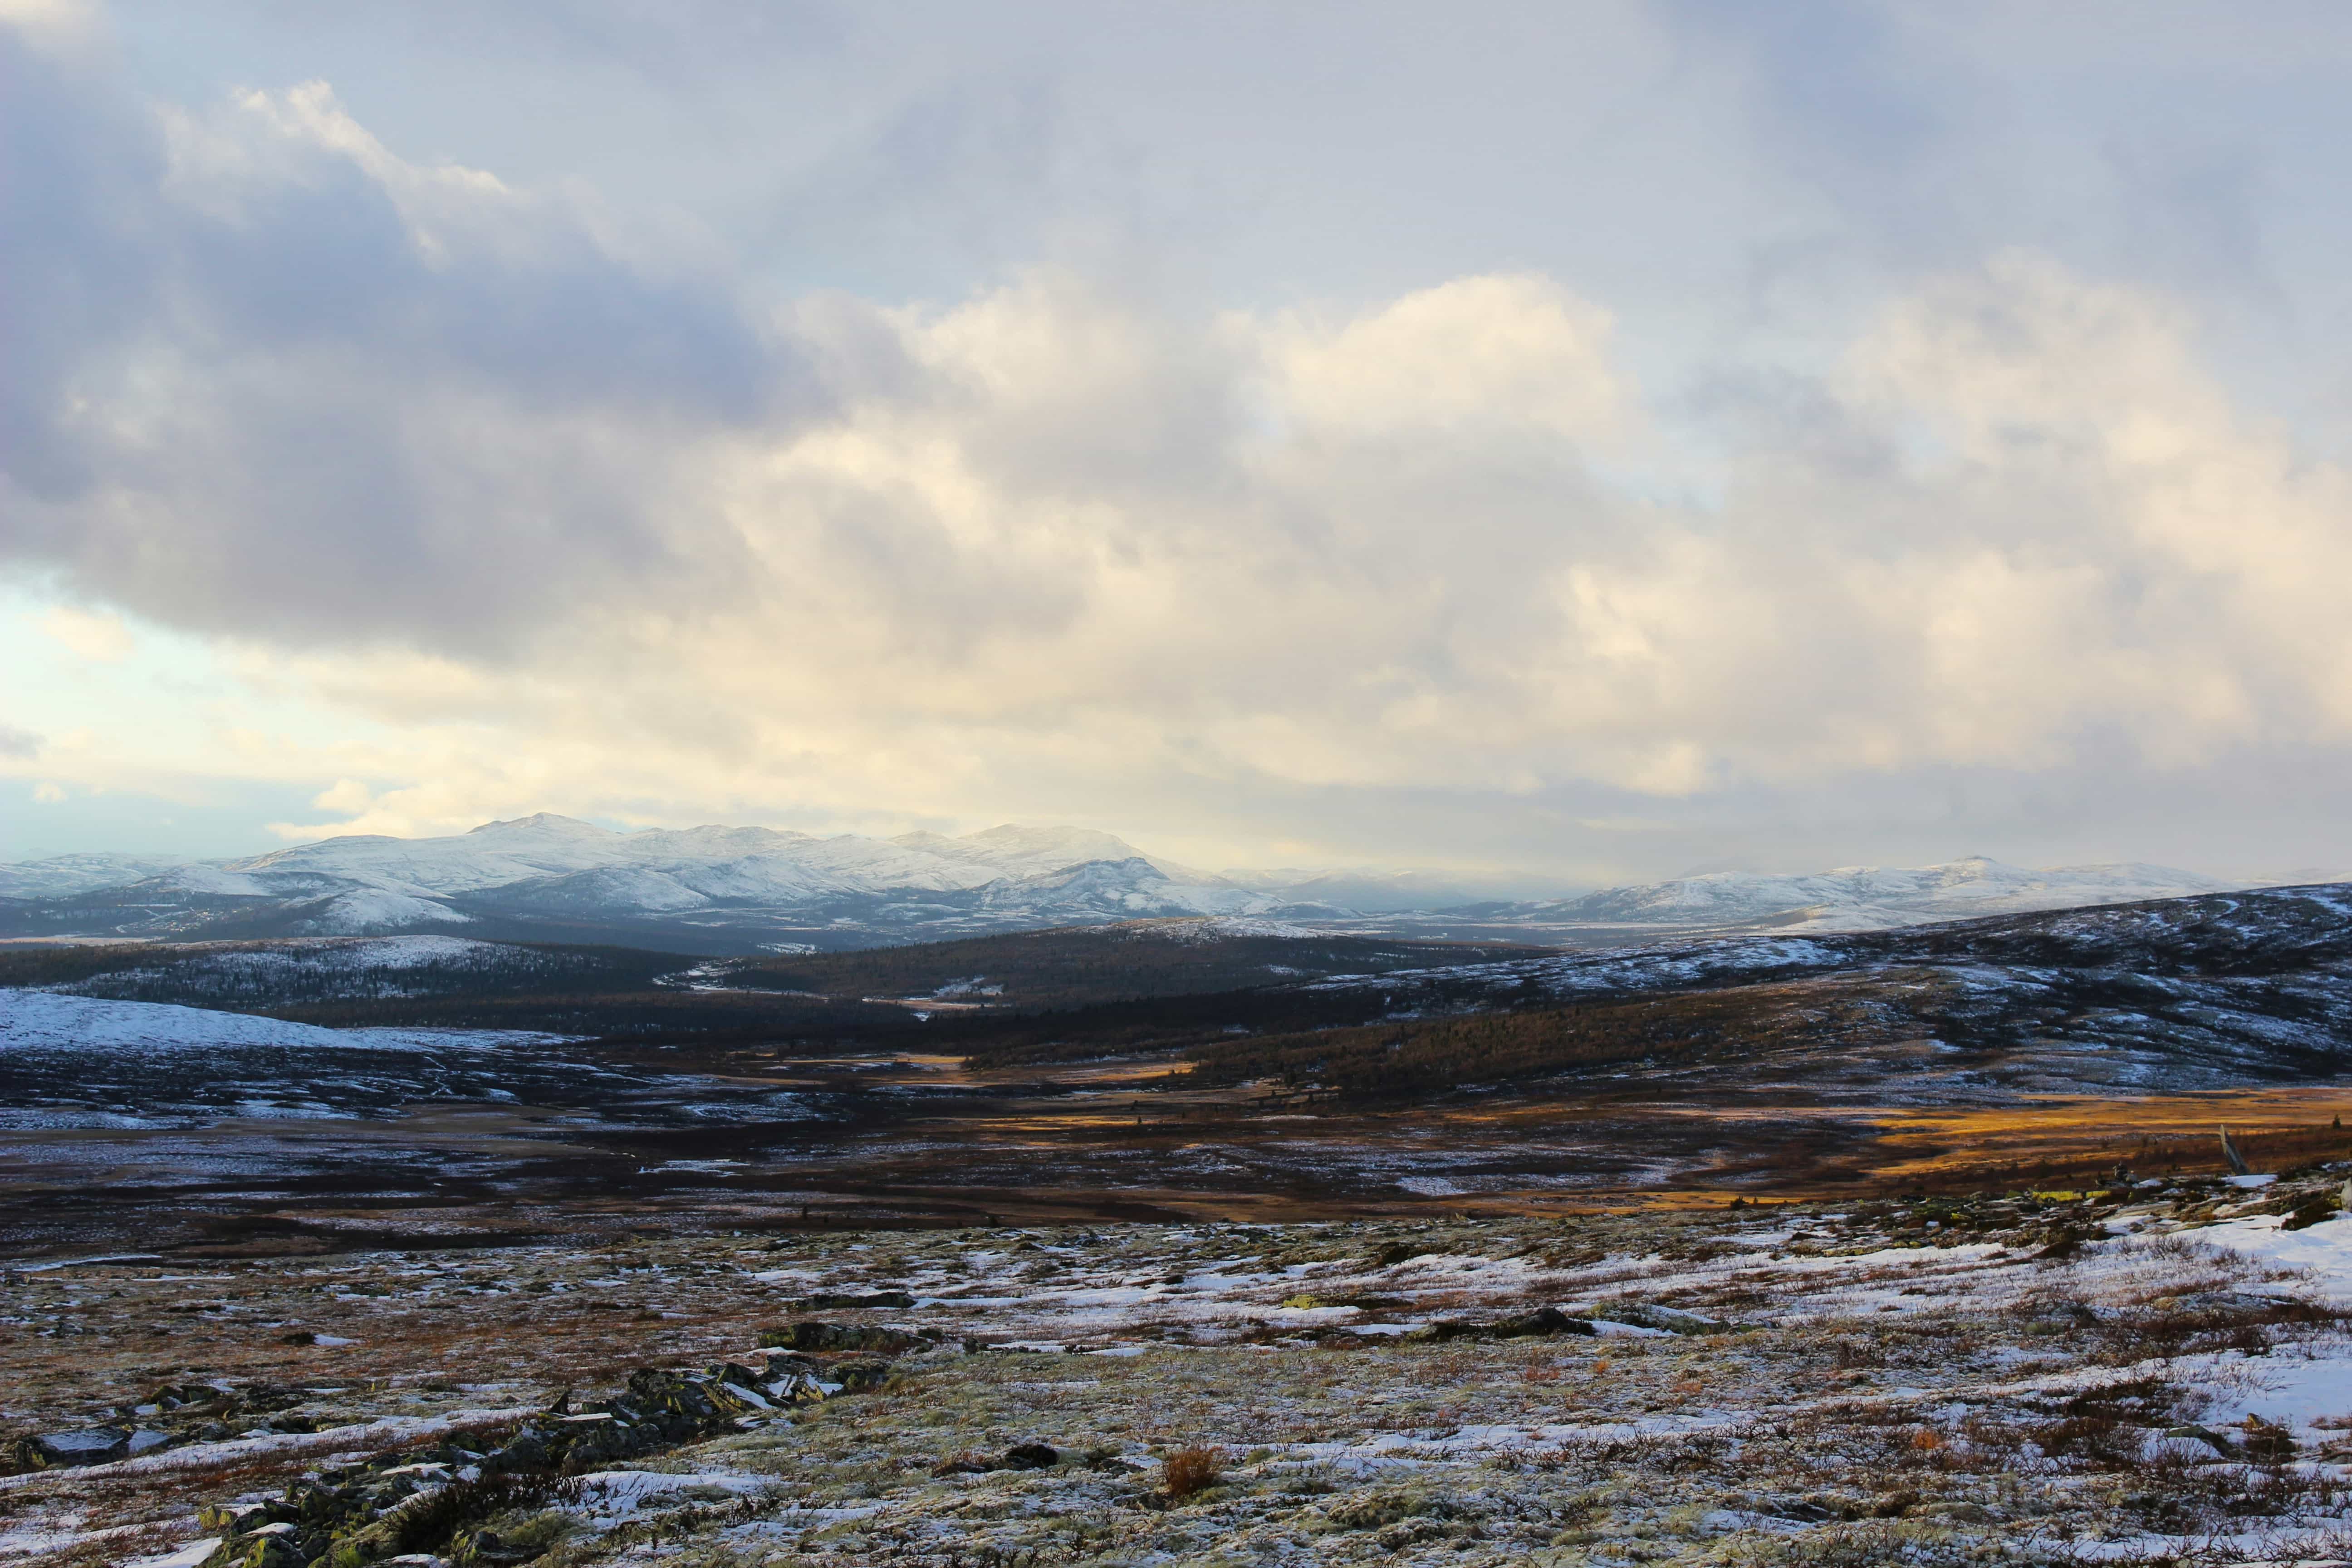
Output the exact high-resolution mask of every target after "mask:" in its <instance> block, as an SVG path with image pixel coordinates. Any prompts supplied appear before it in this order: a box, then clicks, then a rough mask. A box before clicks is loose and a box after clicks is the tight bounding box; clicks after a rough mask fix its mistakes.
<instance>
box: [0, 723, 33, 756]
mask: <svg viewBox="0 0 2352 1568" xmlns="http://www.w3.org/2000/svg"><path fill="white" fill-rule="evenodd" d="M40 750H41V738H40V737H39V736H38V735H36V734H34V733H33V732H32V731H29V730H19V729H17V728H16V727H15V726H14V725H10V724H0V757H14V758H16V759H18V760H20V761H26V762H29V761H31V760H32V759H33V758H34V757H36V756H37V755H39V754H40Z"/></svg>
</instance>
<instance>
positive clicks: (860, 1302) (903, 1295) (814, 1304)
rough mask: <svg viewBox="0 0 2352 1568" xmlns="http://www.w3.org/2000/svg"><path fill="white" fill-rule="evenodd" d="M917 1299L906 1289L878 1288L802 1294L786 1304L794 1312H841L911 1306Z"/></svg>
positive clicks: (787, 1308)
mask: <svg viewBox="0 0 2352 1568" xmlns="http://www.w3.org/2000/svg"><path fill="white" fill-rule="evenodd" d="M914 1304H915V1299H914V1298H913V1297H912V1296H909V1295H908V1294H907V1292H905V1291H904V1290H876V1291H873V1292H870V1293H868V1294H866V1295H862V1296H861V1295H817V1296H800V1297H796V1298H794V1299H793V1300H792V1301H790V1302H789V1303H787V1304H786V1310H788V1311H793V1312H839V1311H849V1310H858V1309H862V1308H874V1307H911V1306H913V1305H914Z"/></svg>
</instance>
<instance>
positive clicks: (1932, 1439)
mask: <svg viewBox="0 0 2352 1568" xmlns="http://www.w3.org/2000/svg"><path fill="white" fill-rule="evenodd" d="M1911 1446H1912V1447H1915V1448H1916V1449H1918V1450H1919V1451H1920V1452H1921V1453H1923V1454H1927V1453H1933V1452H1935V1451H1936V1450H1937V1448H1940V1447H1943V1446H1944V1435H1943V1434H1942V1433H1941V1432H1938V1431H1937V1430H1936V1429H1935V1428H1934V1427H1933V1426H1922V1427H1920V1428H1919V1430H1917V1431H1916V1432H1914V1433H1912V1434H1911Z"/></svg>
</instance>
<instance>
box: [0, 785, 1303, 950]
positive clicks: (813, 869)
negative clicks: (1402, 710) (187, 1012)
mask: <svg viewBox="0 0 2352 1568" xmlns="http://www.w3.org/2000/svg"><path fill="white" fill-rule="evenodd" d="M79 860H80V861H82V862H87V863H88V864H87V866H86V867H85V868H83V869H82V870H81V872H80V873H79V875H78V876H74V875H68V871H67V870H66V869H63V868H54V863H50V862H41V863H36V864H35V865H32V866H28V867H18V868H5V870H0V876H5V875H9V874H14V875H15V876H16V881H14V882H6V883H0V887H17V886H21V887H22V888H24V889H25V891H24V892H22V893H17V894H8V893H0V898H14V899H17V900H22V902H21V903H18V904H16V905H14V906H13V907H11V908H10V909H9V910H5V913H0V919H5V921H6V923H7V924H8V926H9V927H10V928H12V929H15V930H18V931H78V932H81V933H85V934H103V935H125V936H129V935H137V936H150V937H155V938H158V939H163V940H188V939H194V938H205V937H231V936H240V937H241V936H278V935H299V936H345V935H363V934H373V933H380V932H388V931H430V930H435V929H441V930H449V929H454V928H461V927H462V928H465V929H467V931H473V932H476V933H480V934H491V933H496V934H499V935H505V936H524V937H528V936H539V937H542V938H544V939H547V940H583V939H590V938H593V939H594V940H601V941H633V942H656V943H658V944H660V945H674V946H691V947H694V948H697V949H707V948H719V949H727V948H741V947H746V946H752V947H756V946H758V945H761V943H762V942H775V941H777V940H778V939H782V940H784V941H787V942H799V943H807V944H812V945H818V946H841V945H851V944H862V943H865V942H872V941H875V940H877V939H879V940H886V941H887V940H908V939H910V938H919V937H924V936H944V935H956V934H964V933H968V932H974V931H1001V930H1005V929H1010V928H1016V927H1022V926H1038V925H1058V924H1075V923H1085V922H1089V921H1106V920H1132V919H1136V918H1139V917H1142V916H1151V915H1236V914H1238V915H1258V914H1267V913H1272V912H1276V911H1279V910H1298V909H1300V908H1302V906H1303V907H1304V908H1305V910H1306V912H1308V913H1323V914H1333V915H1342V914H1346V913H1348V912H1349V910H1346V909H1344V908H1342V907H1340V906H1338V905H1335V904H1329V903H1321V902H1316V901H1314V900H1300V899H1298V898H1295V897H1288V896H1286V895H1285V894H1284V892H1283V891H1282V890H1281V889H1266V888H1249V887H1244V886H1242V885H1241V884H1239V883H1237V882H1234V881H1231V880H1229V879H1224V878H1222V877H1217V876H1213V875H1211V874H1209V873H1207V872H1202V871H1198V870H1194V869H1192V868H1190V867H1185V866H1180V865H1178V864H1176V863H1175V862H1173V861H1166V860H1158V859H1154V858H1151V857H1150V856H1147V855H1145V854H1143V853H1142V852H1141V851H1140V850H1139V849H1137V848H1136V847H1134V846H1133V845H1130V844H1129V843H1127V842H1126V841H1125V840H1123V839H1120V838H1118V837H1114V836H1112V835H1110V834H1108V833H1100V832H1096V831H1093V830H1090V829H1086V828H1076V827H1024V826H1009V825H1008V826H1001V827H992V828H990V829H987V830H986V831H984V832H980V833H973V834H969V835H966V836H964V837H946V836H944V835H940V834H935V833H909V834H905V835H902V836H900V837H897V838H891V839H882V838H869V837H862V836H860V835H856V834H838V835H835V836H832V837H816V836H814V835H811V834H806V833H793V832H782V831H777V830H775V829H771V828H765V827H722V826H709V827H695V828H688V829H683V830H669V829H650V830H647V831H645V832H639V833H616V832H614V831H612V830H610V829H607V828H603V827H599V826H595V825H594V824H593V823H586V822H581V821H578V820H575V819H573V818H571V817H565V816H553V815H550V814H546V813H542V814H541V815H539V816H528V817H522V818H519V819H517V820H513V821H508V822H492V823H487V824H485V825H483V826H480V827H478V828H475V829H474V830H473V831H471V832H469V833H461V834H455V835H451V836H449V837H439V838H389V837H380V836H371V835H354V836H351V837H341V838H327V839H321V840H320V841H318V842H316V843H312V844H303V845H298V846H296V847H292V848H289V849H279V850H276V851H273V852H271V853H269V854H267V855H256V856H251V857H247V858H242V859H231V860H211V861H200V862H187V863H179V864H169V865H154V864H142V863H138V862H136V861H134V860H132V859H130V858H121V857H112V858H110V857H95V856H89V857H80V858H79ZM110 866H111V867H113V869H112V870H111V871H110V870H109V867H110Z"/></svg>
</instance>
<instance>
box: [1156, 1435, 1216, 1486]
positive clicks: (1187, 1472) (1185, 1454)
mask: <svg viewBox="0 0 2352 1568" xmlns="http://www.w3.org/2000/svg"><path fill="white" fill-rule="evenodd" d="M1224 1473H1225V1462H1224V1458H1223V1456H1222V1455H1220V1454H1219V1453H1218V1452H1217V1450H1215V1449H1214V1448H1203V1447H1190V1448H1179V1449H1177V1450H1176V1451H1175V1452H1174V1453H1172V1454H1171V1455H1169V1456H1168V1458H1166V1460H1164V1461H1163V1462H1162V1463H1161V1465H1160V1487H1161V1488H1162V1489H1164V1490H1165V1491H1166V1492H1167V1493H1168V1495H1169V1496H1170V1497H1171V1498H1188V1497H1191V1496H1192V1495H1193V1494H1194V1493H1195V1492H1204V1491H1206V1490H1208V1489H1210V1488H1211V1487H1213V1486H1215V1485H1216V1484H1217V1478H1218V1477H1220V1476H1222V1475H1223V1474H1224Z"/></svg>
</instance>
